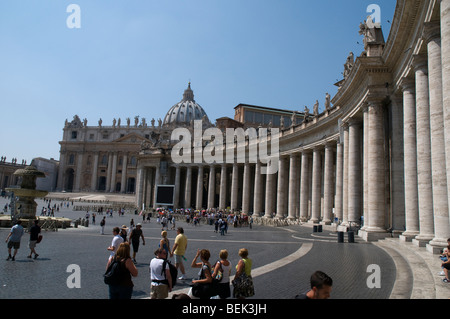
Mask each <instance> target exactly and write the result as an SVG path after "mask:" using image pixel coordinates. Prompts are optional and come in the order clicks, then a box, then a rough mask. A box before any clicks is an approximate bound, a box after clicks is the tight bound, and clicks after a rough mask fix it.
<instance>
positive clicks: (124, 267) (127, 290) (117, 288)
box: [105, 242, 138, 299]
mask: <svg viewBox="0 0 450 319" xmlns="http://www.w3.org/2000/svg"><path fill="white" fill-rule="evenodd" d="M114 264H115V265H114ZM106 269H107V271H106V274H105V275H107V276H109V278H110V280H109V281H108V282H109V283H108V286H109V299H131V294H132V293H133V286H134V285H133V281H132V280H131V277H136V276H137V275H138V270H137V268H136V266H135V265H134V263H133V261H132V260H131V256H130V244H129V243H128V242H124V243H121V244H120V245H119V248H118V249H117V251H116V253H115V255H114V257H113V258H110V259H109V261H108V264H107V266H106ZM105 279H106V278H105ZM105 282H106V281H105Z"/></svg>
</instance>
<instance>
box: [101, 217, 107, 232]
mask: <svg viewBox="0 0 450 319" xmlns="http://www.w3.org/2000/svg"><path fill="white" fill-rule="evenodd" d="M105 218H106V217H105V216H103V219H102V220H101V221H100V229H101V230H100V234H102V235H104V234H105V224H106V220H105Z"/></svg>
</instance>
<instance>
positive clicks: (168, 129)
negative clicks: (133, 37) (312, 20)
mask: <svg viewBox="0 0 450 319" xmlns="http://www.w3.org/2000/svg"><path fill="white" fill-rule="evenodd" d="M81 7H82V6H81ZM71 9H72V10H73V11H67V12H68V14H70V12H73V14H72V15H70V17H71V19H72V20H70V21H69V20H68V22H67V26H68V29H69V30H70V31H76V30H72V29H77V28H80V26H78V25H77V21H78V22H79V20H77V19H79V17H80V16H79V15H77V13H78V14H81V13H80V11H77V10H79V9H80V6H74V7H71ZM381 9H382V7H380V6H379V5H377V4H370V5H369V6H368V7H367V12H362V15H361V16H362V17H363V19H361V22H360V24H359V25H355V32H356V33H357V34H358V35H359V42H358V48H359V52H356V51H355V52H353V51H352V52H349V53H348V55H347V54H346V56H344V57H343V59H342V63H341V65H342V73H341V75H339V79H337V80H336V82H335V83H333V86H334V91H333V90H331V89H329V88H327V86H326V85H324V86H323V94H322V95H321V96H318V97H316V98H315V103H312V104H310V105H309V106H301V107H298V106H296V107H272V106H268V105H256V104H258V103H260V101H261V100H258V101H255V104H251V103H252V102H251V101H248V102H249V103H250V104H247V103H243V102H239V104H234V105H231V106H230V107H229V108H230V109H231V112H232V113H233V114H234V117H228V116H226V111H230V109H228V110H222V109H221V110H220V112H221V113H220V114H217V113H210V110H211V112H212V106H211V108H210V107H209V106H208V105H204V103H203V99H204V98H206V97H203V96H202V94H198V93H197V92H198V91H200V92H202V86H201V85H197V83H198V82H195V81H192V82H191V81H186V82H185V84H184V87H183V88H182V89H180V90H179V93H177V94H178V95H176V96H172V97H171V100H169V101H167V102H166V106H167V107H166V106H164V110H163V111H162V112H163V113H158V112H159V110H158V112H156V110H155V109H152V110H149V112H148V113H146V114H140V115H136V116H134V117H133V116H131V115H126V116H123V115H119V116H116V117H114V118H111V120H110V119H109V116H110V114H109V113H108V110H106V109H105V111H104V114H105V115H104V116H103V115H102V117H97V118H88V117H85V116H84V115H83V113H81V112H80V113H78V112H79V111H78V110H77V109H76V108H71V109H65V110H64V115H63V116H64V117H65V118H66V120H65V121H63V122H61V123H59V124H55V123H52V125H59V127H60V129H62V135H61V136H60V137H58V141H59V144H58V141H56V142H55V143H56V144H58V145H57V146H58V150H59V158H50V159H47V158H44V157H38V156H35V157H33V160H32V161H31V162H30V163H26V162H25V161H24V160H20V159H19V160H17V159H16V158H12V159H11V158H10V156H9V157H8V158H6V157H3V156H2V158H1V160H0V186H1V189H2V197H1V198H0V208H1V210H2V212H3V214H0V225H1V228H0V237H1V236H3V238H4V239H7V236H8V234H9V232H10V229H11V227H12V225H13V224H14V223H15V222H17V221H18V220H22V221H23V222H24V227H25V229H27V231H28V230H29V229H30V227H31V224H32V222H33V220H34V217H35V218H36V219H39V222H40V224H41V226H42V234H43V241H42V243H39V244H38V245H37V248H36V249H37V251H38V253H39V256H38V257H37V258H35V259H33V258H27V255H28V253H29V248H28V236H29V234H28V232H25V235H24V236H23V237H22V239H21V245H20V249H18V253H17V256H15V258H14V260H13V261H11V260H6V259H7V257H8V252H7V246H6V244H5V245H4V246H3V248H0V257H1V258H3V257H2V256H4V259H5V260H4V261H0V269H1V272H2V273H4V274H7V275H6V276H2V277H1V278H0V298H5V299H6V298H14V299H16V298H19V299H21V298H46V299H47V298H49V299H53V298H63V299H72V298H73V299H105V298H108V288H107V285H105V283H104V282H103V273H104V272H105V269H106V263H107V261H108V256H109V251H108V250H107V247H108V246H110V244H111V240H112V237H113V235H112V229H113V227H122V225H125V226H127V227H131V225H130V222H131V220H132V219H133V221H134V223H135V224H136V223H142V230H143V236H144V238H145V240H146V245H145V246H144V245H142V244H141V246H140V250H139V252H138V254H137V258H136V259H137V261H136V267H137V269H138V271H139V275H138V276H137V277H135V278H133V284H134V287H133V294H132V298H136V299H137V298H140V299H143V298H150V284H151V280H150V277H149V272H148V271H149V270H148V269H149V263H150V260H151V259H152V258H153V257H154V251H155V249H156V248H158V245H159V240H160V239H161V230H162V226H161V224H160V223H158V221H157V218H158V217H159V212H160V211H164V212H166V213H167V212H170V214H171V215H173V216H174V221H175V224H176V226H175V225H173V229H170V228H171V227H172V224H171V223H170V224H169V229H168V230H167V231H168V238H169V241H170V242H171V243H173V242H174V240H175V237H176V227H180V226H181V227H183V228H184V231H185V234H186V236H187V238H188V246H187V251H186V256H185V257H186V261H185V268H186V277H187V279H183V280H180V281H179V282H178V283H177V285H176V286H175V287H174V289H173V291H172V292H171V294H170V296H169V297H171V296H172V295H173V294H181V293H188V291H189V289H190V286H189V284H190V281H191V280H192V279H195V278H196V276H197V273H198V269H194V268H192V267H190V264H191V261H192V259H193V258H194V257H195V254H196V252H197V249H208V250H209V251H210V252H211V260H213V261H215V259H218V258H219V257H218V256H219V251H220V250H222V249H227V250H228V252H229V260H230V262H231V264H232V265H233V267H235V266H236V265H237V263H238V262H239V256H238V251H239V249H241V248H247V249H248V251H249V257H250V258H251V259H252V261H253V266H252V277H253V281H254V286H255V295H254V296H252V297H251V298H254V299H293V298H294V297H295V296H296V295H298V294H302V293H304V292H306V291H308V290H309V289H310V286H309V285H310V282H309V280H310V276H311V274H312V273H314V272H315V271H317V270H321V271H323V272H325V273H326V274H328V275H329V276H330V277H331V278H333V290H332V294H331V298H332V299H447V298H450V286H449V284H448V281H449V278H448V274H447V271H446V268H445V267H443V264H442V260H441V258H440V256H441V254H442V253H443V252H444V250H446V249H447V247H448V244H449V242H448V239H450V210H449V204H450V174H449V173H448V172H449V169H448V167H450V73H449V72H450V71H449V70H450V47H449V46H450V15H449V12H450V0H442V1H425V0H414V1H408V0H398V1H397V2H396V4H395V10H394V11H393V16H392V18H391V17H389V20H388V22H385V21H386V19H387V18H386V17H385V18H384V20H383V21H380V16H381V15H380V12H381V11H380V10H381ZM370 13H371V15H369V14H370ZM69 22H70V23H69ZM325 23H326V22H325ZM386 24H388V25H389V32H388V33H386V32H384V27H385V26H386ZM81 29H82V28H81ZM82 30H83V29H82ZM343 36H344V37H345V35H343ZM310 50H311V49H310ZM352 50H353V49H352ZM329 54H330V55H333V52H331V51H330V52H329ZM299 63H300V62H299ZM314 63H320V61H314V60H313V61H309V62H308V64H314ZM305 76H306V75H305ZM197 88H198V91H197ZM194 90H195V95H194ZM327 91H328V92H330V93H328V92H327ZM152 94H153V95H155V94H156V93H155V92H153V93H152ZM233 94H234V93H233V92H231V91H230V90H229V89H228V90H227V92H226V93H224V96H229V95H233ZM274 94H275V93H274ZM300 98H301V97H300ZM220 99H221V98H220V97H219V96H218V97H217V100H220ZM176 101H178V102H176ZM209 102H210V103H211V104H214V103H213V102H211V101H209ZM174 103H175V104H174ZM305 103H307V102H305ZM308 103H309V102H308ZM170 105H172V106H171V107H170ZM161 107H162V106H155V108H161ZM127 108H129V109H131V108H132V105H130V106H127ZM153 114H165V115H155V116H154V115H153ZM211 114H213V115H211ZM107 116H108V117H107ZM147 116H148V117H147ZM153 116H154V117H153ZM159 116H160V117H159ZM104 118H107V120H104ZM30 134H33V132H30ZM11 138H13V137H11ZM36 155H39V154H36ZM38 172H39V173H38ZM27 174H34V175H33V178H34V179H35V183H34V180H32V179H29V178H27V177H26V176H28V175H27ZM39 174H40V175H39ZM36 177H37V178H36ZM13 193H15V196H16V197H17V198H15V197H11V194H13ZM25 198H29V199H25ZM44 198H45V200H44ZM33 199H34V200H35V202H33ZM48 200H51V205H58V209H57V210H56V209H55V210H54V211H53V213H52V214H51V215H49V214H48V213H47V212H45V209H44V208H50V206H47V205H49V204H48ZM34 211H35V212H36V213H35V216H34ZM107 211H108V212H109V211H111V212H112V216H109V215H107V213H106V212H107ZM119 211H123V215H122V216H119V214H118V212H119ZM92 214H95V216H96V219H95V222H94V220H93V219H92V216H93V215H92ZM149 214H151V215H152V217H151V218H150V220H147V219H144V218H143V217H142V216H143V215H146V216H149ZM211 214H213V216H215V217H213V218H211V219H210V217H209V216H211ZM218 214H224V215H225V216H228V215H230V216H232V217H231V218H234V217H235V216H236V218H238V217H239V218H241V219H242V220H243V221H245V222H243V223H242V224H241V223H239V224H238V225H234V224H233V223H232V222H230V223H229V228H228V231H227V233H226V234H221V233H220V232H217V231H216V230H215V228H214V220H215V218H217V216H218ZM190 215H192V217H194V216H195V217H196V219H195V220H196V222H197V221H198V223H193V222H192V218H191V220H190V222H188V221H187V219H186V216H190ZM103 217H105V220H106V226H105V231H104V234H102V233H101V232H102V230H101V226H100V221H101V219H102V218H103ZM250 220H251V223H249V221H250ZM250 226H251V227H250ZM8 259H9V258H8ZM233 271H234V268H233ZM24 273H26V274H27V276H23V274H24ZM42 286H45V287H46V289H41V287H42Z"/></svg>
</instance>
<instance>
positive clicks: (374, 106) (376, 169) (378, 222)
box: [365, 100, 386, 240]
mask: <svg viewBox="0 0 450 319" xmlns="http://www.w3.org/2000/svg"><path fill="white" fill-rule="evenodd" d="M368 103H369V154H368V156H369V167H368V170H369V171H368V174H369V175H368V178H369V185H368V186H369V202H368V209H369V225H367V228H366V232H367V237H366V238H365V239H366V240H372V238H375V239H377V238H379V237H380V236H381V237H384V236H385V234H386V222H385V220H386V217H385V209H386V205H385V195H386V194H385V183H386V181H385V145H384V142H385V141H384V125H383V124H384V118H383V113H384V110H383V104H382V102H381V101H378V100H371V101H369V102H368ZM377 233H382V234H381V235H378V234H377ZM383 233H384V234H383Z"/></svg>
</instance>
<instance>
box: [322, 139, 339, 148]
mask: <svg viewBox="0 0 450 319" xmlns="http://www.w3.org/2000/svg"><path fill="white" fill-rule="evenodd" d="M337 144H339V143H338V142H337V141H329V142H326V143H325V150H327V149H332V150H334V149H335V148H336V146H337Z"/></svg>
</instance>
